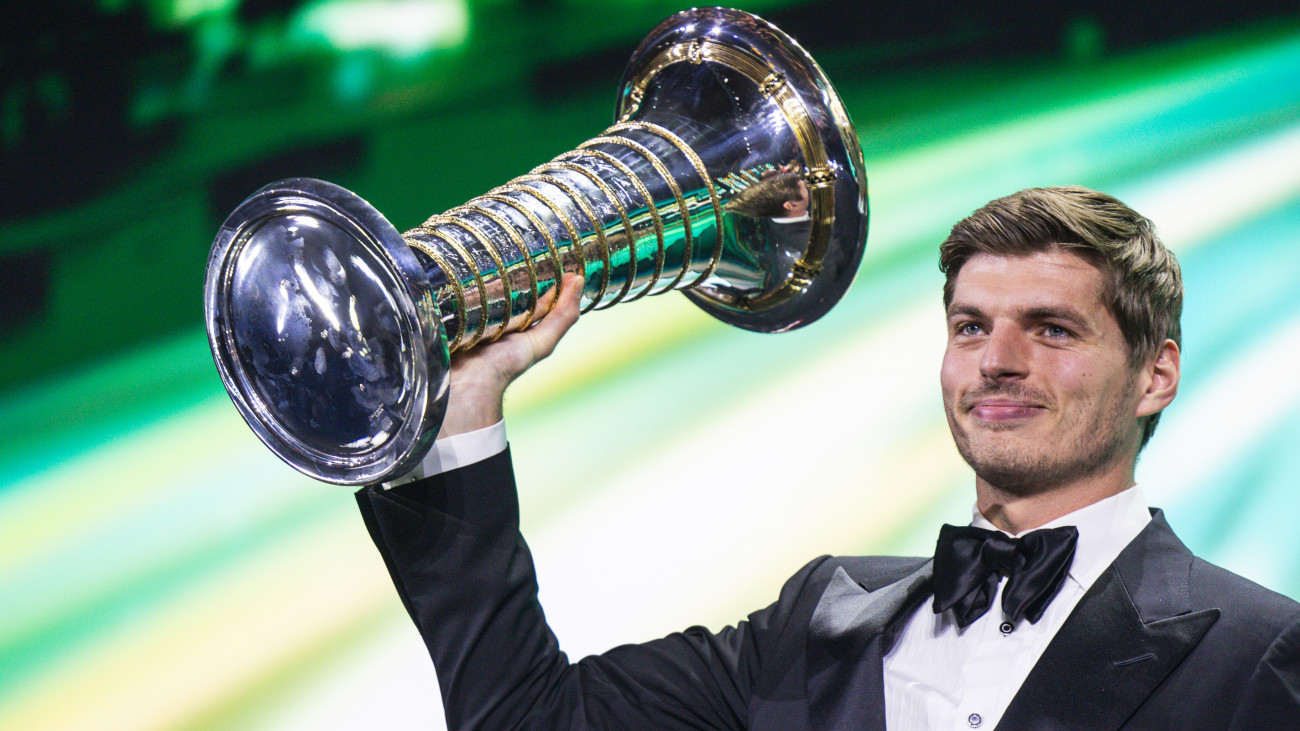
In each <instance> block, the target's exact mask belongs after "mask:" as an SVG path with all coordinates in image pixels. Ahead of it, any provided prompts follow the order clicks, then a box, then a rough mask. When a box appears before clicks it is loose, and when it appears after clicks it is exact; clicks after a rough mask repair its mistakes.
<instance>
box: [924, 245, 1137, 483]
mask: <svg viewBox="0 0 1300 731" xmlns="http://www.w3.org/2000/svg"><path fill="white" fill-rule="evenodd" d="M1102 291H1103V278H1102V273H1101V272H1100V271H1099V270H1098V269H1097V267H1095V266H1094V265H1092V264H1091V263H1090V262H1088V261H1087V260H1085V259H1083V258H1082V257H1080V256H1078V255H1076V254H1073V253H1069V252H1066V251H1051V252H1042V253H1037V254H1031V255H1027V256H1015V257H1002V256H993V255H990V254H977V255H975V256H973V257H971V258H970V259H969V260H968V261H967V262H966V264H965V265H964V266H962V268H961V270H960V271H959V272H958V274H957V280H956V282H955V283H954V288H953V299H952V304H951V305H950V306H949V307H948V348H947V351H946V352H945V354H944V358H943V367H942V369H941V372H940V382H941V384H942V386H943V403H944V409H945V411H946V412H947V415H948V425H949V428H950V429H951V430H952V435H953V439H954V440H955V441H956V443H957V449H958V450H959V451H960V452H961V454H962V457H963V458H964V459H965V460H966V462H967V463H969V464H970V465H971V467H972V468H973V469H974V470H975V473H976V475H977V477H978V478H979V479H981V480H983V481H984V482H986V483H988V484H989V485H991V486H994V487H997V488H999V489H1002V490H1005V491H1007V492H1011V493H1014V494H1029V493H1035V492H1040V491H1043V490H1046V489H1050V488H1052V487H1056V486H1059V485H1063V484H1068V483H1071V482H1074V481H1075V480H1078V479H1081V478H1087V477H1090V476H1093V475H1097V474H1101V473H1102V472H1104V471H1106V470H1108V469H1111V468H1114V467H1115V466H1116V465H1118V464H1122V463H1123V461H1125V460H1126V461H1127V462H1128V467H1129V469H1131V465H1132V462H1133V461H1134V460H1135V459H1136V455H1137V448H1138V441H1139V437H1140V425H1139V423H1138V419H1137V417H1138V416H1139V413H1138V412H1139V407H1140V405H1141V403H1142V398H1141V397H1142V391H1143V390H1145V388H1146V384H1147V379H1144V378H1142V377H1141V376H1142V373H1141V370H1140V369H1134V368H1131V367H1130V365H1129V360H1128V350H1127V347H1126V345H1125V342H1124V337H1123V335H1122V334H1121V333H1120V329H1119V324H1118V323H1117V322H1116V321H1115V318H1114V316H1113V315H1112V314H1111V312H1110V310H1109V309H1108V308H1107V307H1106V305H1105V304H1104V303H1103V302H1102Z"/></svg>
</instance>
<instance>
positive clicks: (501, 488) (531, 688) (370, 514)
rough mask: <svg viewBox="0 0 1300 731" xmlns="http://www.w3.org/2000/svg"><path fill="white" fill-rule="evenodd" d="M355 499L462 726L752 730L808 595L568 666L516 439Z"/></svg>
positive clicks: (453, 725) (450, 714)
mask: <svg viewBox="0 0 1300 731" xmlns="http://www.w3.org/2000/svg"><path fill="white" fill-rule="evenodd" d="M357 500H358V503H359V505H360V508H361V512H362V515H363V517H364V519H365V522H366V527H367V528H368V530H369V531H370V535H371V537H372V538H373V540H374V542H375V545H376V546H377V547H378V548H379V551H380V553H381V554H382V555H383V558H384V562H385V563H386V564H387V567H388V570H389V573H390V574H391V575H392V579H393V583H394V584H395V585H396V588H397V591H398V594H399V595H400V596H401V599H402V602H403V603H404V604H405V606H406V609H407V611H408V612H409V613H410V615H411V618H412V620H414V621H415V624H416V626H417V627H418V628H419V631H420V634H421V636H422V637H423V638H424V641H425V644H426V645H427V646H428V649H429V653H430V655H431V656H432V658H433V662H434V667H435V669H436V670H437V673H438V681H439V684H440V686H441V689H442V695H443V705H444V708H445V710H446V714H447V723H448V727H449V728H450V729H453V730H457V729H516V728H526V729H547V730H548V731H550V730H553V729H607V728H612V729H628V730H631V729H653V730H654V731H668V730H672V729H739V728H744V727H745V725H746V721H745V716H746V710H747V706H748V704H749V700H750V698H751V695H752V693H753V689H754V687H755V685H756V683H757V679H758V675H759V667H760V665H761V664H762V662H763V659H764V657H765V656H767V655H769V654H774V653H776V649H775V647H776V645H777V643H778V641H779V640H778V636H779V635H780V634H781V633H782V627H783V626H784V624H785V623H786V622H787V620H788V617H789V607H790V606H791V605H792V604H793V603H794V598H793V597H794V596H795V595H796V594H797V593H798V592H797V590H794V589H789V588H788V589H787V591H786V592H783V597H786V595H789V598H788V599H786V598H783V600H782V601H778V602H777V603H776V604H774V605H773V606H771V607H769V608H767V609H765V610H762V611H760V612H756V613H755V614H753V615H751V616H750V619H749V621H747V622H741V623H740V624H739V625H737V626H736V627H729V628H727V629H725V630H723V631H721V632H718V633H711V632H708V631H707V630H704V629H703V628H698V627H697V628H691V629H689V630H687V631H685V632H682V633H677V634H674V635H671V636H669V637H666V638H663V639H661V640H656V641H654V642H650V643H647V644H643V645H628V646H624V647H619V648H615V649H614V650H611V651H610V652H608V653H605V654H603V655H600V656H594V657H590V658H586V659H584V660H583V661H581V662H579V663H576V664H570V663H569V661H568V658H567V657H566V656H565V654H564V653H563V652H561V651H560V649H559V645H558V643H557V641H556V638H555V636H554V634H552V632H551V630H550V628H549V627H548V626H547V624H546V618H545V616H544V614H543V612H542V607H541V605H540V604H539V603H538V599H537V579H536V575H535V573H534V569H533V561H532V557H531V555H530V554H529V551H528V546H527V545H526V544H525V542H524V539H523V537H522V536H521V535H520V533H519V507H518V496H517V495H516V492H515V486H514V479H513V476H512V474H511V470H510V459H509V452H508V451H507V452H505V453H502V454H501V455H498V456H496V457H493V458H491V459H488V460H485V461H483V462H479V463H476V464H473V465H469V466H466V467H464V468H462V469H459V470H454V471H451V472H447V473H444V474H442V475H436V476H434V477H431V478H428V479H425V480H421V481H418V482H413V483H410V484H408V485H402V486H399V487H396V488H393V489H392V490H388V491H384V490H379V489H377V488H374V487H368V488H365V489H363V490H361V491H359V492H358V493H357ZM791 583H795V582H794V580H792V582H791Z"/></svg>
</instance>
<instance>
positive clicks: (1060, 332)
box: [1043, 325, 1074, 340]
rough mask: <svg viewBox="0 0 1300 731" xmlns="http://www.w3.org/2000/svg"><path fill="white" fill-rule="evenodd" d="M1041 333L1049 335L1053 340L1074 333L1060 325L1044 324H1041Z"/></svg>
mask: <svg viewBox="0 0 1300 731" xmlns="http://www.w3.org/2000/svg"><path fill="white" fill-rule="evenodd" d="M1043 334H1044V335H1046V336H1047V337H1049V338H1052V339H1053V340H1059V339H1061V338H1068V337H1071V336H1072V335H1074V333H1072V332H1070V331H1069V330H1067V329H1065V328H1063V327H1061V326H1060V325H1045V326H1043Z"/></svg>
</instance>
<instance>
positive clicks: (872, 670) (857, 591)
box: [808, 562, 931, 731]
mask: <svg viewBox="0 0 1300 731" xmlns="http://www.w3.org/2000/svg"><path fill="white" fill-rule="evenodd" d="M930 575H931V564H930V562H926V563H925V564H924V565H923V566H921V568H919V569H917V570H916V571H915V572H913V573H912V574H910V575H908V576H907V577H905V578H903V579H902V580H900V581H897V582H894V583H893V584H889V585H887V586H884V587H881V588H879V589H877V590H875V591H867V590H866V589H864V588H862V587H861V586H860V585H858V583H857V582H855V581H853V579H851V578H850V577H849V575H848V573H847V572H845V571H844V569H843V568H836V569H835V574H834V575H833V576H832V577H831V580H830V582H829V583H828V584H827V586H826V590H825V591H824V592H823V593H822V597H821V599H820V600H819V601H818V603H817V608H816V609H815V610H814V611H813V616H812V622H811V623H810V624H809V627H808V710H809V715H810V719H809V720H810V728H814V729H818V731H822V730H823V729H826V730H833V729H853V730H854V731H861V730H868V731H885V681H884V673H883V664H884V651H885V647H884V640H883V633H884V631H885V630H886V629H887V628H888V627H890V625H891V624H892V623H893V622H894V621H896V620H897V619H898V618H899V617H900V616H901V615H902V614H903V613H904V612H906V611H908V610H909V609H911V608H912V607H915V606H916V602H917V601H918V599H919V598H923V597H924V596H925V595H927V594H928V593H929V581H930Z"/></svg>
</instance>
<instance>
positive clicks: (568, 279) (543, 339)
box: [523, 274, 583, 362]
mask: <svg viewBox="0 0 1300 731" xmlns="http://www.w3.org/2000/svg"><path fill="white" fill-rule="evenodd" d="M582 285H583V279H582V277H580V276H578V275H576V274H566V275H564V279H563V280H562V282H561V284H560V286H559V287H557V288H553V289H552V290H551V291H549V292H547V295H550V294H552V293H553V292H554V291H555V289H559V290H560V294H559V298H558V299H557V300H556V302H555V308H554V309H553V310H551V313H550V314H549V315H547V316H546V317H543V318H542V320H541V322H538V323H537V324H536V325H534V326H533V327H532V328H531V329H529V330H526V331H525V332H524V333H523V334H524V335H527V336H529V339H530V342H531V344H532V350H533V361H534V362H536V361H538V360H541V359H542V358H545V357H546V356H548V355H550V354H551V353H552V352H554V350H555V346H556V344H557V343H559V342H560V338H562V337H564V334H565V333H567V332H568V331H569V328H571V327H573V324H574V323H575V322H577V321H578V313H579V302H580V301H581V295H582Z"/></svg>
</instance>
